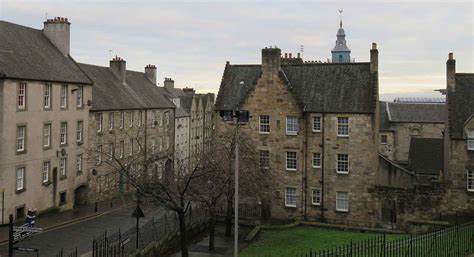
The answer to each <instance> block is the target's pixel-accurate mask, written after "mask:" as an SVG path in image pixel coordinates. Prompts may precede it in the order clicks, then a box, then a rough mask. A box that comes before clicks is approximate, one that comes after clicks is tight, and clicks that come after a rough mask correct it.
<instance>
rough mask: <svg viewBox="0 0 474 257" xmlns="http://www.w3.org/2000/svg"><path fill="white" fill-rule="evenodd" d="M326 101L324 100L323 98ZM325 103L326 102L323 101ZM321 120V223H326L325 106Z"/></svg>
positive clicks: (322, 109) (322, 107)
mask: <svg viewBox="0 0 474 257" xmlns="http://www.w3.org/2000/svg"><path fill="white" fill-rule="evenodd" d="M323 99H324V98H323ZM323 101H324V100H323ZM321 116H322V117H321V118H322V123H323V125H322V126H321V221H322V222H325V220H326V218H325V217H324V211H325V210H324V195H325V193H324V159H325V158H324V156H325V149H324V139H325V138H324V132H325V130H326V129H325V128H324V127H325V126H326V121H325V115H324V104H321Z"/></svg>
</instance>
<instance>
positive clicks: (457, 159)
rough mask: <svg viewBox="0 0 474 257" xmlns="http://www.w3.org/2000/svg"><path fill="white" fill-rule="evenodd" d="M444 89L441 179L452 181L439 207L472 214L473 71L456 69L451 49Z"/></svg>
mask: <svg viewBox="0 0 474 257" xmlns="http://www.w3.org/2000/svg"><path fill="white" fill-rule="evenodd" d="M445 93H446V99H447V106H448V109H447V112H448V119H447V120H446V133H445V137H444V139H445V141H444V143H445V144H444V150H445V170H446V173H445V179H446V180H447V181H450V182H451V183H452V185H451V188H450V190H449V194H448V196H447V201H446V202H445V204H443V206H442V208H443V207H444V208H443V209H445V210H446V212H449V213H451V214H452V213H455V212H462V213H466V212H467V213H470V215H472V216H474V118H473V117H474V73H456V61H455V60H454V57H453V54H452V53H450V54H449V58H448V60H447V62H446V91H445Z"/></svg>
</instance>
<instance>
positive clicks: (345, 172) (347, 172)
mask: <svg viewBox="0 0 474 257" xmlns="http://www.w3.org/2000/svg"><path fill="white" fill-rule="evenodd" d="M336 173H337V174H341V175H348V174H349V171H337V170H336Z"/></svg>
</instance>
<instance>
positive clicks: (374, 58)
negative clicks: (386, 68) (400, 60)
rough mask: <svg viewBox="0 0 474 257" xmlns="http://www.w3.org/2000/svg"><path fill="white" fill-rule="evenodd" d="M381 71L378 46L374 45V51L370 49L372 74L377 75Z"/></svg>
mask: <svg viewBox="0 0 474 257" xmlns="http://www.w3.org/2000/svg"><path fill="white" fill-rule="evenodd" d="M378 71H379V50H377V44H376V43H372V49H370V72H372V73H375V72H378Z"/></svg>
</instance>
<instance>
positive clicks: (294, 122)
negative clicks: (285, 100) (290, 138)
mask: <svg viewBox="0 0 474 257" xmlns="http://www.w3.org/2000/svg"><path fill="white" fill-rule="evenodd" d="M286 134H287V135H298V117H296V116H287V117H286Z"/></svg>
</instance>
